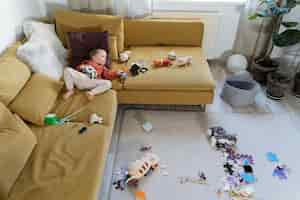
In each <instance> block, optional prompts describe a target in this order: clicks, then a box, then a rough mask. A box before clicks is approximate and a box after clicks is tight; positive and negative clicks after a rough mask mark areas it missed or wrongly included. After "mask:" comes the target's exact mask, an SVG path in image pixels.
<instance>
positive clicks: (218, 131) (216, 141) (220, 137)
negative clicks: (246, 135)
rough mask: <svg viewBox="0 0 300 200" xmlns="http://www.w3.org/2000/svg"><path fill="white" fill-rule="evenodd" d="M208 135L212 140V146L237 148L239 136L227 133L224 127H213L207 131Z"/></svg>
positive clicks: (222, 148) (223, 148) (221, 148)
mask: <svg viewBox="0 0 300 200" xmlns="http://www.w3.org/2000/svg"><path fill="white" fill-rule="evenodd" d="M207 136H208V138H209V140H210V144H211V146H213V147H215V148H217V149H218V150H226V149H231V148H235V146H236V143H237V136H236V135H230V134H227V133H226V131H225V130H224V129H223V128H222V127H212V128H209V129H208V131H207Z"/></svg>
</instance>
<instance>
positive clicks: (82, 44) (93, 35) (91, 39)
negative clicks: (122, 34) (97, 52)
mask: <svg viewBox="0 0 300 200" xmlns="http://www.w3.org/2000/svg"><path fill="white" fill-rule="evenodd" d="M108 37H109V34H108V32H107V31H104V32H70V33H69V34H68V40H69V44H70V50H71V56H70V61H69V64H70V66H71V67H73V68H75V67H76V66H78V65H79V64H80V63H81V62H82V61H84V60H88V59H89V53H90V51H91V50H93V49H104V50H105V51H106V52H107V60H106V63H107V64H106V65H107V66H106V67H108V68H109V64H110V63H109V62H110V59H109V44H108V41H109V40H108Z"/></svg>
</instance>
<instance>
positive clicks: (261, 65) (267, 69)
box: [252, 59, 279, 85]
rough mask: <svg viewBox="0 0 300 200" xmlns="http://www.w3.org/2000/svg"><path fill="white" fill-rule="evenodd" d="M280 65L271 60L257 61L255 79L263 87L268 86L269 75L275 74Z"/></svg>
mask: <svg viewBox="0 0 300 200" xmlns="http://www.w3.org/2000/svg"><path fill="white" fill-rule="evenodd" d="M278 66H279V64H278V63H277V62H275V61H274V60H271V59H256V60H255V61H254V64H253V71H252V74H253V79H254V80H256V81H257V82H259V83H260V84H262V85H266V83H267V79H268V78H267V77H268V74H269V73H271V72H275V71H276V70H277V69H278Z"/></svg>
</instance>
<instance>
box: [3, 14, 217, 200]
mask: <svg viewBox="0 0 300 200" xmlns="http://www.w3.org/2000/svg"><path fill="white" fill-rule="evenodd" d="M55 23H56V30H57V33H58V36H59V37H60V39H61V40H62V42H63V43H64V44H65V45H66V46H67V41H66V37H65V36H66V35H65V34H66V33H67V32H68V31H73V30H87V29H89V30H92V31H95V30H98V29H99V30H100V29H101V30H103V29H104V30H108V31H109V33H110V41H111V43H113V44H114V45H113V46H111V47H110V49H111V52H114V53H115V55H117V54H118V53H120V52H122V51H123V50H124V49H130V50H131V51H132V56H131V59H130V61H129V63H131V62H135V61H137V60H146V61H147V62H149V63H151V61H152V59H155V58H157V57H161V56H163V55H166V54H167V52H169V51H171V50H174V51H175V52H176V53H177V54H179V55H191V56H193V64H192V65H191V66H189V67H186V68H179V67H176V66H171V67H169V68H160V69H153V68H151V67H150V70H149V71H148V72H147V73H145V74H142V75H139V76H137V77H130V78H129V79H127V80H126V81H125V82H122V83H121V82H119V81H114V83H113V90H110V91H108V92H106V93H104V94H102V95H98V96H96V98H95V99H94V100H93V101H92V102H88V100H87V99H86V97H85V95H84V94H83V92H80V91H76V94H75V95H74V97H72V98H70V99H68V100H63V99H62V91H63V89H62V88H63V82H62V81H54V80H52V79H50V78H48V77H46V76H43V75H41V74H32V73H31V71H30V69H29V67H28V66H27V65H26V64H24V63H23V62H21V61H20V60H19V59H18V58H17V56H16V51H17V48H18V47H19V46H20V45H21V43H20V42H17V43H16V44H14V45H12V46H11V47H10V48H8V49H7V50H6V51H5V52H4V53H3V54H2V55H1V56H0V68H1V74H0V158H1V159H0V200H83V199H85V200H96V199H97V196H98V193H99V189H100V187H101V184H102V178H103V171H104V167H105V161H106V158H107V154H108V150H109V146H110V142H111V136H112V133H113V127H114V124H115V118H116V113H117V108H118V104H159V105H161V104H175V105H202V104H210V103H212V101H213V96H214V87H215V86H214V81H213V79H212V77H211V74H210V70H209V67H208V63H207V61H206V59H205V56H204V54H203V52H202V48H201V47H202V37H203V29H204V25H203V23H202V22H200V21H198V20H189V21H185V20H156V19H142V20H127V19H126V20H125V19H122V18H120V17H114V16H104V15H94V14H82V13H77V12H71V11H65V10H60V11H57V12H56V14H55ZM115 57H116V56H115ZM123 65H124V64H120V63H118V62H116V61H113V63H112V68H114V69H117V68H122V67H123ZM45 91H47V92H45ZM41 94H43V95H41ZM79 108H84V110H83V111H82V112H80V113H79V114H78V115H76V118H74V119H73V120H72V122H71V123H67V124H63V125H56V126H45V125H44V121H43V120H44V117H45V115H46V114H47V113H56V114H57V115H58V116H59V117H64V116H66V115H68V114H71V113H73V112H75V111H77V110H78V109H79ZM92 113H97V114H99V115H101V116H102V117H103V118H104V123H103V124H101V125H99V124H95V125H91V124H88V123H87V122H88V118H89V115H90V114H92ZM83 127H86V128H87V130H86V132H84V133H83V134H80V133H79V130H80V129H82V128H83Z"/></svg>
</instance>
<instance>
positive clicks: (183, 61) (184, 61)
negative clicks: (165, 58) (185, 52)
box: [176, 56, 193, 67]
mask: <svg viewBox="0 0 300 200" xmlns="http://www.w3.org/2000/svg"><path fill="white" fill-rule="evenodd" d="M192 60H193V57H192V56H180V57H177V60H176V65H177V66H179V67H183V66H188V65H191V64H192Z"/></svg>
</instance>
